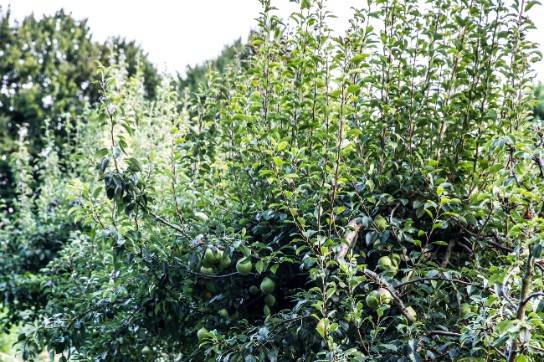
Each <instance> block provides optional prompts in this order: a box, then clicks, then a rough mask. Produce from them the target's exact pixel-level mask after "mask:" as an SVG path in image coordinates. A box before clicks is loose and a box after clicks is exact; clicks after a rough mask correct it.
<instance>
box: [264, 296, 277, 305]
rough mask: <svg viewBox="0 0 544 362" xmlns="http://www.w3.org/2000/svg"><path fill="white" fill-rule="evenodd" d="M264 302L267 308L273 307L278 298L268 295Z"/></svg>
mask: <svg viewBox="0 0 544 362" xmlns="http://www.w3.org/2000/svg"><path fill="white" fill-rule="evenodd" d="M264 302H265V303H266V305H267V306H269V307H272V306H274V304H276V297H274V296H273V295H272V294H267V295H266V296H265V297H264Z"/></svg>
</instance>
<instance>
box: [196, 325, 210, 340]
mask: <svg viewBox="0 0 544 362" xmlns="http://www.w3.org/2000/svg"><path fill="white" fill-rule="evenodd" d="M209 335H210V332H209V331H208V330H207V329H206V328H204V327H202V328H200V329H199V330H198V331H197V332H196V337H197V338H198V341H199V342H200V341H202V340H203V339H204V338H206V337H208V336H209Z"/></svg>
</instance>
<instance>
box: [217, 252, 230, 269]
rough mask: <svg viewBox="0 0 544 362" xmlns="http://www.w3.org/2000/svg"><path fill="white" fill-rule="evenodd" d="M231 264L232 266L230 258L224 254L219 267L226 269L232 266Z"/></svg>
mask: <svg viewBox="0 0 544 362" xmlns="http://www.w3.org/2000/svg"><path fill="white" fill-rule="evenodd" d="M230 264H231V260H230V256H228V255H226V254H225V253H223V255H222V256H221V259H220V260H219V267H221V269H226V268H228V267H229V266H230Z"/></svg>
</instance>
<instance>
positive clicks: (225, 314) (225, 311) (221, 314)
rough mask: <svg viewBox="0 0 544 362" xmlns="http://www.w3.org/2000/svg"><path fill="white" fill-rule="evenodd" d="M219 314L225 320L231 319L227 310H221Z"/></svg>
mask: <svg viewBox="0 0 544 362" xmlns="http://www.w3.org/2000/svg"><path fill="white" fill-rule="evenodd" d="M218 313H219V315H220V316H221V317H223V318H228V317H229V312H228V311H227V310H226V309H225V308H223V309H220V310H219V312H218Z"/></svg>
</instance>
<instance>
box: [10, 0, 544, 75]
mask: <svg viewBox="0 0 544 362" xmlns="http://www.w3.org/2000/svg"><path fill="white" fill-rule="evenodd" d="M328 3H329V8H330V9H331V10H332V11H333V12H334V13H335V14H336V15H337V16H338V19H337V20H336V22H337V24H333V26H335V27H338V28H339V27H341V26H342V25H341V24H345V23H346V19H348V18H349V16H350V14H351V11H350V7H351V6H355V5H357V4H361V1H357V0H329V2H328ZM273 4H274V5H275V6H276V7H278V8H280V10H281V14H284V15H285V14H288V13H289V9H292V8H293V4H290V3H289V1H288V0H275V1H273ZM7 5H10V6H11V10H12V14H13V15H14V17H15V18H16V19H21V18H23V17H24V16H25V15H28V14H30V13H34V14H35V15H37V16H41V15H43V14H52V13H54V12H55V11H56V10H58V9H61V8H64V9H65V10H66V11H67V12H68V13H72V15H74V16H75V17H76V18H79V19H82V18H87V19H88V21H89V26H90V28H91V31H92V33H93V34H94V38H95V39H97V40H105V39H107V38H108V37H110V36H114V35H120V36H123V37H125V38H127V39H128V40H136V41H137V42H139V43H140V45H141V46H142V48H143V49H144V50H145V51H147V52H148V53H149V57H150V59H151V60H152V61H153V62H154V63H155V64H157V65H158V66H159V67H160V68H161V69H164V70H167V71H183V70H184V69H185V67H186V66H187V65H195V64H198V63H200V62H202V61H203V60H206V59H211V58H214V57H215V56H216V55H217V54H219V52H220V51H221V49H222V48H223V46H225V45H226V44H229V43H232V42H233V41H234V40H236V39H237V38H239V37H242V38H245V37H246V36H247V34H248V33H249V30H250V29H251V28H254V27H255V20H254V19H255V18H256V17H257V16H258V13H259V10H260V5H259V2H258V1H257V0H154V1H150V0H0V6H3V7H5V6H7ZM531 11H532V18H533V20H534V21H535V23H537V26H538V27H539V28H538V30H537V31H535V32H534V33H533V34H531V38H532V40H534V41H537V42H539V43H540V47H541V51H542V52H543V53H544V6H538V7H535V8H533V9H532V10H531ZM536 69H537V72H538V79H539V80H540V81H543V82H544V62H540V64H538V65H537V67H536Z"/></svg>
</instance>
